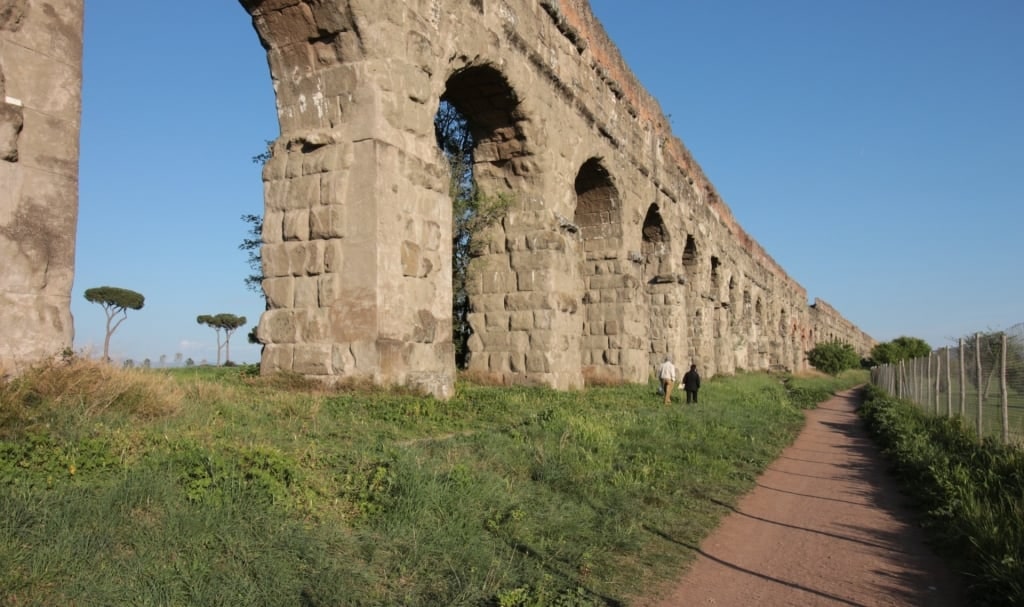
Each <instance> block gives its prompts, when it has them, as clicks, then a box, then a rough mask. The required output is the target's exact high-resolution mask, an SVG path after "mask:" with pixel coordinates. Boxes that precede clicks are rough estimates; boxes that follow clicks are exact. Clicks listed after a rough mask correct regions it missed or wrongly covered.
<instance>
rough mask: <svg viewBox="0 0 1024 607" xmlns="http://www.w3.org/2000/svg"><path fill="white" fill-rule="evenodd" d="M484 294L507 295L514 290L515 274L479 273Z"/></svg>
mask: <svg viewBox="0 0 1024 607" xmlns="http://www.w3.org/2000/svg"><path fill="white" fill-rule="evenodd" d="M481 277H482V279H483V292H484V293H508V292H510V291H515V289H516V274H515V272H481Z"/></svg>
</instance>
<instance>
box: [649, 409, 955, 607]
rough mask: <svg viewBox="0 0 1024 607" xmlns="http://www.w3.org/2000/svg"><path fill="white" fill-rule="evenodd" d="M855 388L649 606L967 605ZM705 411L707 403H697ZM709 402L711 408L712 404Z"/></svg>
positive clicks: (811, 422) (816, 422)
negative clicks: (912, 509)
mask: <svg viewBox="0 0 1024 607" xmlns="http://www.w3.org/2000/svg"><path fill="white" fill-rule="evenodd" d="M859 398H860V397H859V392H858V391H856V390H850V391H847V392H843V393H840V394H839V395H837V396H835V397H833V398H832V399H831V400H829V401H827V402H824V403H822V404H820V405H819V406H818V408H817V409H815V410H813V411H809V412H808V413H807V424H806V426H805V428H804V430H803V431H802V433H801V434H800V436H799V437H798V438H797V440H796V442H795V443H793V445H792V446H791V447H789V448H788V449H786V450H785V451H784V452H783V454H782V456H781V457H780V458H779V459H778V460H776V461H775V462H774V463H773V464H772V465H771V466H770V467H769V469H768V470H767V471H766V472H765V473H764V474H763V475H762V476H761V477H760V478H759V479H758V481H757V486H756V487H755V489H754V490H753V491H752V492H751V493H749V494H748V495H746V496H745V497H744V498H743V499H741V500H740V502H739V504H738V505H737V507H736V508H735V509H734V510H733V513H732V514H730V515H729V516H727V517H726V518H725V519H724V520H723V522H722V524H721V525H720V526H719V528H718V529H717V530H715V531H714V532H713V533H712V535H711V536H710V537H708V538H707V539H706V540H705V541H704V543H703V544H702V545H701V546H700V550H699V555H698V558H697V561H696V562H695V563H694V564H693V566H692V567H691V568H690V569H689V570H688V571H687V572H686V573H685V574H684V575H683V577H682V578H680V579H679V580H678V581H677V582H675V583H673V584H671V585H669V586H668V587H665V588H663V589H662V590H661V592H660V593H658V594H659V596H657V597H656V598H651V599H649V600H646V601H639V602H637V603H636V604H639V605H643V606H648V607H669V606H672V607H675V606H687V607H688V606H706V605H715V606H718V607H734V606H736V607H745V606H752V607H753V606H766V607H767V606H777V605H778V606H781V605H787V606H789V605H792V606H800V607H816V606H825V605H828V606H832V605H845V606H857V607H874V606H882V605H884V606H892V605H901V606H902V605H915V606H917V605H920V606H927V607H952V606H962V605H966V604H967V603H966V601H965V600H964V599H963V589H962V586H961V580H960V579H959V578H958V576H956V575H954V573H953V572H952V571H951V570H950V568H949V567H948V566H946V565H945V564H944V563H943V562H942V561H940V560H939V559H938V558H937V557H936V556H935V555H934V554H933V553H932V552H931V550H930V549H929V548H928V547H927V546H926V545H925V544H924V541H923V536H922V533H921V532H920V530H919V529H918V528H916V527H915V526H914V524H913V522H912V518H911V516H910V514H909V512H908V511H907V510H906V509H905V508H904V506H903V501H904V498H902V496H901V495H900V494H899V491H898V489H897V486H896V484H895V482H894V481H893V480H892V479H891V478H889V477H888V476H887V475H886V473H885V465H884V463H883V462H882V460H881V456H880V455H879V453H878V450H877V449H876V448H875V446H874V444H873V443H872V442H871V441H870V439H869V438H868V437H867V434H866V432H865V430H864V428H863V425H862V422H861V420H860V418H858V417H857V414H856V412H855V411H856V408H857V406H858V404H859V402H860V401H859ZM701 406H704V405H701ZM707 406H713V405H707Z"/></svg>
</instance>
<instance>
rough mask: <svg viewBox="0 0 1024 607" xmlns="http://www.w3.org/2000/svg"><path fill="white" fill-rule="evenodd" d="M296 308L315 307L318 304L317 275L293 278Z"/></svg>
mask: <svg viewBox="0 0 1024 607" xmlns="http://www.w3.org/2000/svg"><path fill="white" fill-rule="evenodd" d="M293 280H294V282H293V285H294V290H295V304H294V306H295V307H296V308H316V307H318V306H319V305H320V285H319V277H317V276H302V277H299V278H295V279H293Z"/></svg>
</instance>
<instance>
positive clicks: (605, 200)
mask: <svg viewBox="0 0 1024 607" xmlns="http://www.w3.org/2000/svg"><path fill="white" fill-rule="evenodd" d="M575 189H576V213H575V215H574V217H573V223H575V224H576V225H577V226H578V227H579V230H580V236H581V238H582V239H583V243H584V251H585V252H586V253H587V254H590V253H591V252H594V253H596V254H598V255H602V254H605V253H609V254H614V253H615V252H616V251H618V250H619V248H621V238H622V203H621V201H620V200H619V191H618V189H616V187H615V184H614V183H612V179H611V176H610V175H609V174H608V170H607V169H605V168H604V166H602V164H601V161H600V160H599V159H597V158H591V159H589V160H587V161H586V162H585V163H583V166H582V167H580V170H579V173H577V174H576V182H575Z"/></svg>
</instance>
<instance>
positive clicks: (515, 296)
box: [505, 291, 556, 312]
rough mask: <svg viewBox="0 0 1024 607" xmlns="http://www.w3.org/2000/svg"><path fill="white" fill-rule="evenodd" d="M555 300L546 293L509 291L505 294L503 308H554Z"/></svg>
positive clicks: (518, 309) (512, 309)
mask: <svg viewBox="0 0 1024 607" xmlns="http://www.w3.org/2000/svg"><path fill="white" fill-rule="evenodd" d="M555 307H556V306H555V302H554V301H553V300H552V297H550V296H549V294H547V293H541V292H538V291H534V292H532V293H509V294H508V295H506V296H505V308H506V309H508V310H510V311H512V312H516V311H520V310H554V309H555Z"/></svg>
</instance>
